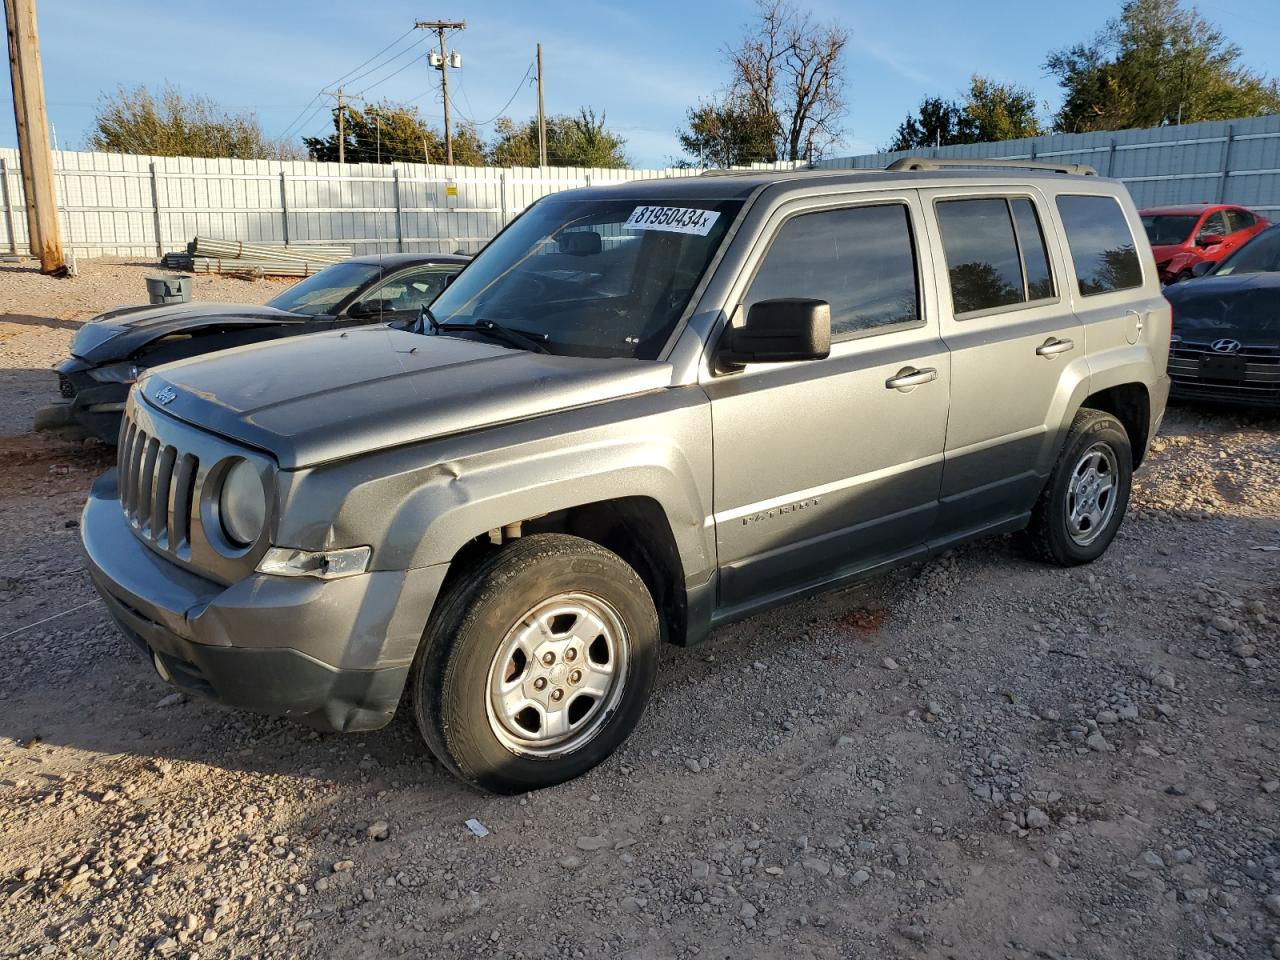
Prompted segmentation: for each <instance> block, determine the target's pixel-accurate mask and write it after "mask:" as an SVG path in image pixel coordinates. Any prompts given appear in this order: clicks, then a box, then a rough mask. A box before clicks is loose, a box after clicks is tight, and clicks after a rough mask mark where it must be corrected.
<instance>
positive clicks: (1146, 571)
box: [0, 262, 1280, 960]
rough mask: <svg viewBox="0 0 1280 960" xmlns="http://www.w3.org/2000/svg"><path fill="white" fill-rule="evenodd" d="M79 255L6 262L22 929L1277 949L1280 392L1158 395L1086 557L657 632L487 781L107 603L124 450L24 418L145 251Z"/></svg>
mask: <svg viewBox="0 0 1280 960" xmlns="http://www.w3.org/2000/svg"><path fill="white" fill-rule="evenodd" d="M82 267H83V269H84V273H83V275H82V276H81V277H80V278H79V279H77V280H75V281H63V282H58V281H48V280H44V279H43V278H40V277H38V276H35V275H34V274H33V273H32V271H30V270H27V269H20V268H9V267H3V268H0V271H3V272H0V313H7V314H9V315H8V316H0V355H2V357H3V362H2V363H0V367H2V368H4V369H3V373H0V416H2V419H0V435H3V436H2V437H0V571H3V572H2V573H0V641H2V643H3V653H4V656H3V659H2V660H0V956H6V957H17V956H21V957H29V956H54V957H138V956H163V957H168V956H176V957H189V958H195V957H203V958H214V957H218V958H222V957H227V958H230V957H237V958H239V957H246V958H247V957H271V958H276V957H279V958H293V957H297V958H339V960H343V958H350V960H356V958H380V957H414V958H420V957H441V958H443V957H450V958H452V957H457V958H474V957H503V958H508V957H525V958H534V957H565V958H570V957H584V958H585V957H591V958H593V957H627V958H636V960H639V958H660V957H661V958H665V957H681V958H686V957H699V958H725V960H729V958H734V960H737V958H748V957H750V958H773V957H778V958H782V957H785V958H788V960H803V958H846V957H850V958H881V957H904V958H926V960H935V958H936V960H941V958H981V960H988V958H1010V960H1021V958H1050V960H1067V958H1080V960H1083V958H1097V960H1132V958H1187V960H1203V958H1227V957H1230V958H1236V957H1240V958H1250V960H1253V958H1261V957H1264V956H1273V957H1280V834H1278V832H1277V831H1280V809H1278V804H1280V729H1278V727H1277V719H1278V718H1280V685H1278V684H1277V673H1276V670H1277V661H1278V658H1280V627H1278V626H1277V623H1278V622H1280V577H1277V572H1278V570H1280V439H1278V438H1280V434H1278V432H1277V431H1278V430H1280V418H1277V417H1266V416H1260V415H1241V414H1239V413H1230V412H1221V411H1215V410H1203V409H1195V408H1185V407H1184V408H1173V409H1171V411H1170V414H1169V416H1168V418H1167V419H1166V422H1165V426H1164V430H1163V432H1162V435H1161V436H1160V437H1159V438H1158V439H1157V440H1156V442H1155V447H1154V449H1153V451H1152V454H1151V458H1150V460H1149V462H1148V464H1147V465H1146V466H1145V467H1144V469H1143V470H1142V471H1141V473H1140V474H1139V478H1138V481H1137V483H1136V485H1135V490H1134V496H1133V504H1132V508H1131V513H1130V516H1129V519H1128V520H1127V521H1126V523H1125V525H1124V526H1123V528H1122V529H1121V531H1120V535H1119V538H1118V539H1117V541H1116V542H1115V544H1114V545H1113V547H1112V548H1111V550H1110V551H1109V552H1108V553H1107V555H1106V556H1105V557H1104V558H1103V559H1102V560H1100V561H1099V562H1097V563H1095V564H1093V565H1091V566H1089V567H1083V568H1078V569H1073V570H1060V569H1052V568H1048V567H1044V566H1040V565H1038V564H1036V563H1033V562H1031V561H1029V560H1027V559H1025V558H1024V556H1023V555H1022V554H1021V552H1020V551H1019V550H1018V548H1017V544H1016V541H1015V540H1013V539H999V540H994V541H990V542H986V543H982V544H978V545H975V546H973V547H970V548H968V549H965V550H961V551H959V552H957V553H955V554H953V555H950V556H947V557H944V558H941V559H938V560H935V561H933V562H930V563H928V564H925V565H923V566H914V567H910V568H907V569H904V570H901V571H899V572H897V573H895V574H893V575H891V576H888V577H885V578H882V579H879V580H876V581H874V582H871V583H868V584H866V585H864V586H861V587H858V588H855V589H850V590H845V591H841V592H838V593H834V594H829V595H827V596H824V597H821V598H819V599H816V600H812V601H807V602H804V603H798V604H794V605H792V606H789V607H787V608H784V609H780V610H776V611H773V612H771V613H769V614H766V615H763V616H759V617H756V618H754V619H752V620H749V621H746V622H744V623H741V624H738V625H736V626H734V627H732V628H728V629H725V630H722V631H720V632H719V633H717V634H716V635H715V636H714V637H713V638H712V640H710V641H709V642H708V643H707V644H706V645H704V646H702V647H699V648H696V649H693V650H681V649H670V650H668V651H666V653H665V654H664V656H663V659H662V664H661V672H660V675H659V681H658V686H657V691H656V695H655V698H654V700H653V703H652V705H651V707H650V709H649V711H648V713H647V714H646V716H645V718H644V720H643V721H642V722H641V724H640V727H639V729H638V730H637V731H636V733H635V735H634V736H633V737H632V738H631V739H630V741H629V742H628V743H627V744H626V745H625V747H624V748H623V749H622V750H620V751H619V752H618V753H617V754H616V755H615V756H614V757H613V758H612V759H610V760H609V761H607V762H606V763H605V764H603V765H602V766H601V767H599V768H598V769H597V770H595V771H593V772H592V773H591V774H589V775H588V776H586V777H583V778H582V779H580V780H578V781H575V782H573V783H569V784H566V785H564V786H561V787H557V788H555V789H551V790H546V791H542V792H540V793H537V794H535V795H530V796H524V797H514V798H497V797H490V796H482V795H479V794H477V793H474V792H471V791H470V790H468V789H465V788H463V787H462V786H460V785H459V784H458V783H457V782H455V781H454V780H453V779H452V778H451V777H450V776H448V775H447V774H446V773H444V772H442V771H441V770H439V769H438V768H437V767H436V766H435V765H434V764H433V762H432V760H431V758H430V756H429V755H428V753H427V751H426V749H425V747H424V746H423V745H422V743H421V741H420V740H419V738H418V736H417V734H416V732H415V730H414V728H413V726H412V724H411V723H410V722H409V720H408V718H407V717H406V716H404V715H403V712H402V715H401V716H400V717H399V718H397V720H396V721H395V722H394V723H393V724H392V725H391V726H390V727H388V728H387V729H385V730H382V731H378V732H376V733H372V734H364V735H354V736H340V735H320V734H317V733H314V732H311V731H309V730H307V729H304V728H302V727H299V726H296V725H293V724H291V723H288V722H285V721H279V720H272V719H264V718H260V717H254V716H248V715H243V714H237V713H232V712H229V711H225V710H223V709H220V708H218V707H216V706H212V705H208V704H205V703H203V702H198V701H189V700H187V699H185V698H184V697H182V696H180V695H176V694H174V693H173V692H172V690H171V689H169V688H167V687H166V686H165V685H164V684H163V683H162V682H161V681H160V680H159V679H158V678H157V677H156V676H155V675H154V673H153V672H152V671H151V670H149V669H148V667H147V665H146V664H144V663H143V662H141V660H140V658H138V657H137V656H136V655H135V654H134V653H133V652H132V650H131V649H130V648H129V647H127V646H126V644H125V642H124V641H123V640H122V639H121V638H120V637H119V636H118V635H117V634H116V632H115V630H114V629H113V627H112V626H111V624H110V623H109V622H108V620H107V617H106V616H105V614H104V611H103V608H102V606H101V605H100V604H98V603H97V602H95V599H94V593H93V591H92V589H91V587H90V585H89V582H88V578H87V577H86V575H85V573H84V572H83V569H82V567H81V562H80V557H79V552H78V540H77V530H76V528H75V524H76V518H77V516H78V512H79V509H80V506H81V503H82V501H83V498H84V495H85V491H86V488H87V486H88V484H89V482H90V480H91V478H92V477H93V476H94V475H95V474H96V473H98V472H100V471H101V470H103V469H105V468H106V467H107V466H109V465H110V461H111V455H110V452H109V451H108V450H106V449H104V448H102V447H94V446H88V447H85V446H71V445H68V444H64V443H60V442H50V441H42V440H39V439H37V438H35V437H33V436H31V435H29V434H28V433H27V432H26V431H27V429H28V425H29V423H30V413H31V410H32V409H33V408H34V406H35V405H36V404H38V403H40V402H44V398H45V397H48V396H52V393H53V390H52V377H51V375H50V374H49V373H48V372H47V370H48V367H49V366H50V365H51V364H52V363H54V362H55V361H56V360H57V359H58V358H59V357H60V356H62V355H63V352H64V351H65V349H66V345H67V342H68V339H69V336H70V334H71V332H72V331H73V329H74V327H75V326H76V324H77V322H78V321H80V320H82V319H84V318H85V317H87V316H90V315H92V314H93V313H94V312H97V311H99V310H100V309H103V308H105V307H108V306H111V305H113V304H114V303H117V302H122V301H124V300H127V299H137V298H138V297H139V295H140V294H141V292H142V283H141V277H142V276H143V275H144V274H145V273H147V272H153V271H151V270H149V269H148V268H145V267H142V266H126V265H112V264H100V263H93V262H86V263H84V264H82ZM272 292H273V290H271V289H269V288H267V287H266V285H264V284H262V283H257V284H254V283H246V282H243V281H216V280H206V279H205V278H200V280H199V281H198V284H197V296H198V297H200V298H208V299H214V298H221V299H232V298H234V299H245V300H265V299H267V298H268V297H269V296H270V295H271V293H272ZM50 618H52V619H50ZM468 818H476V819H478V820H479V821H480V822H481V823H483V824H484V826H485V827H486V828H487V829H488V831H489V833H488V835H487V836H484V837H477V836H474V835H473V834H472V833H471V832H470V831H469V830H468V828H467V827H466V826H465V824H464V821H466V820H467V819H468Z"/></svg>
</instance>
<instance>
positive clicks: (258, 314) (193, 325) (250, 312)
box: [71, 303, 310, 364]
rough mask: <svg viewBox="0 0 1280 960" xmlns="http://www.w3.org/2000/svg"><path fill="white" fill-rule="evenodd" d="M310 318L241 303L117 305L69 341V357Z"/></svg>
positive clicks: (101, 357) (116, 356) (101, 355)
mask: <svg viewBox="0 0 1280 960" xmlns="http://www.w3.org/2000/svg"><path fill="white" fill-rule="evenodd" d="M309 319H310V318H308V317H304V316H301V315H300V314H296V313H289V312H288V311H285V310H277V309H276V308H275V307H263V306H255V305H253V304H244V303H172V304H160V305H156V306H152V305H145V304H144V305H143V306H137V307H119V308H117V309H115V310H109V311H108V312H106V313H104V314H102V315H101V316H99V317H95V318H94V319H93V320H91V321H89V322H88V323H86V324H85V325H84V326H82V327H81V328H80V329H79V330H77V331H76V334H75V336H74V337H72V339H71V355H72V356H74V357H79V358H80V359H81V360H86V361H88V362H90V363H92V364H100V363H110V362H112V361H115V360H123V359H125V358H126V357H129V356H132V355H133V353H135V352H136V351H137V350H140V349H141V348H142V347H145V346H146V345H147V344H148V343H151V342H153V341H155V340H159V339H160V338H162V337H168V336H171V335H173V334H175V333H184V332H186V331H190V330H199V329H201V328H203V327H240V326H258V327H260V326H270V325H274V324H282V325H293V324H301V323H306V322H307V321H308V320H309Z"/></svg>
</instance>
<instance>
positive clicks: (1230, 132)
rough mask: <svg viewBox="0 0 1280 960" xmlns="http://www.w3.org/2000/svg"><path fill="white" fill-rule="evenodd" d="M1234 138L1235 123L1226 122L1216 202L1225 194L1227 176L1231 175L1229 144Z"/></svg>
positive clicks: (1224, 196) (1221, 200)
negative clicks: (1225, 139)
mask: <svg viewBox="0 0 1280 960" xmlns="http://www.w3.org/2000/svg"><path fill="white" fill-rule="evenodd" d="M1235 139H1236V128H1235V124H1232V123H1229V124H1227V142H1226V143H1224V144H1223V145H1222V175H1221V176H1220V177H1219V178H1218V199H1217V202H1218V203H1222V202H1223V200H1225V199H1226V196H1227V177H1229V176H1230V175H1231V144H1232V143H1234V142H1235Z"/></svg>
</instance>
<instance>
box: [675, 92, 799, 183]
mask: <svg viewBox="0 0 1280 960" xmlns="http://www.w3.org/2000/svg"><path fill="white" fill-rule="evenodd" d="M687 119H688V124H689V125H688V127H687V128H686V129H684V130H679V131H677V135H678V136H679V137H680V146H681V147H683V148H684V151H685V153H686V154H687V155H688V156H689V157H690V158H692V159H691V160H685V161H683V162H684V163H685V164H687V165H692V164H693V163H695V162H696V163H697V164H699V165H701V166H704V167H739V166H745V165H746V164H750V163H761V162H764V163H771V162H773V161H774V160H777V159H778V149H777V145H776V143H775V137H776V136H777V133H778V122H777V118H776V117H774V116H773V115H772V114H769V113H761V112H760V111H759V110H758V109H756V108H755V107H754V106H753V105H752V103H751V101H750V100H748V99H746V98H745V97H741V96H736V97H735V96H733V95H730V96H727V97H725V98H724V99H723V100H707V101H704V102H702V103H699V104H698V105H697V106H696V107H690V108H689V110H688V113H687Z"/></svg>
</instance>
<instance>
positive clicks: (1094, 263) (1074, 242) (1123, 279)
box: [1058, 194, 1142, 297]
mask: <svg viewBox="0 0 1280 960" xmlns="http://www.w3.org/2000/svg"><path fill="white" fill-rule="evenodd" d="M1058 213H1059V214H1060V215H1061V216H1062V226H1063V228H1064V229H1065V230H1066V231H1067V246H1069V247H1070V248H1071V260H1072V262H1073V263H1074V264H1075V268H1076V282H1077V283H1078V284H1079V285H1080V293H1081V295H1082V296H1086V297H1091V296H1094V295H1095V294H1099V293H1110V292H1112V291H1113V290H1129V289H1132V288H1133V287H1140V286H1142V263H1141V262H1140V261H1139V260H1138V250H1137V247H1135V246H1134V242H1133V234H1132V233H1130V232H1129V222H1128V221H1127V220H1125V218H1124V211H1123V210H1121V209H1120V204H1119V203H1118V202H1117V201H1116V200H1115V198H1113V197H1083V196H1077V195H1075V194H1060V195H1059V196H1058Z"/></svg>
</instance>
